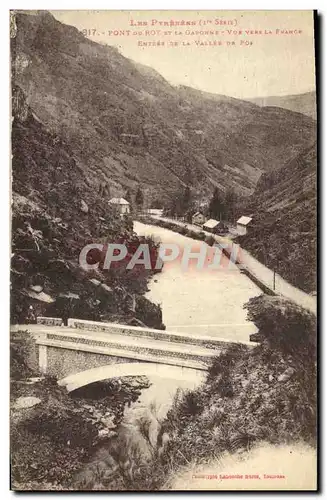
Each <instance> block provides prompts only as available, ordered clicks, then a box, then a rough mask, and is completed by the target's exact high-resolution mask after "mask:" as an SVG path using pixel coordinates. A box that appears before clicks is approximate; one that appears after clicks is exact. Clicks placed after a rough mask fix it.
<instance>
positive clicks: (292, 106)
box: [247, 92, 317, 120]
mask: <svg viewBox="0 0 327 500" xmlns="http://www.w3.org/2000/svg"><path fill="white" fill-rule="evenodd" d="M247 100H248V101H249V102H252V103H254V104H257V105H258V106H262V107H263V106H277V107H278V108H284V109H288V110H290V111H295V112H296V113H303V114H304V115H307V116H310V118H313V119H314V120H316V119H317V108H316V92H305V93H303V94H295V95H285V96H269V97H256V98H254V99H247Z"/></svg>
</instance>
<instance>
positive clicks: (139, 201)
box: [135, 187, 144, 208]
mask: <svg viewBox="0 0 327 500" xmlns="http://www.w3.org/2000/svg"><path fill="white" fill-rule="evenodd" d="M135 203H136V205H137V206H138V208H142V207H143V203H144V196H143V192H142V190H141V188H140V187H139V188H138V190H137V192H136V195H135Z"/></svg>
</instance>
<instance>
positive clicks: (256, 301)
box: [244, 295, 316, 357]
mask: <svg viewBox="0 0 327 500" xmlns="http://www.w3.org/2000/svg"><path fill="white" fill-rule="evenodd" d="M244 307H246V308H247V309H248V319H249V320H250V321H253V323H254V324H255V325H256V327H257V328H258V330H259V336H260V337H261V338H262V339H263V341H264V342H266V343H267V344H268V345H269V347H271V348H278V349H281V350H283V351H284V352H291V353H292V352H297V353H298V354H301V355H302V356H310V357H311V356H314V357H315V353H316V318H315V316H314V314H312V313H311V312H309V311H307V310H306V309H304V308H302V307H300V306H298V305H297V304H295V303H294V302H292V301H290V300H287V299H284V298H281V297H270V296H268V295H260V296H258V297H254V298H252V299H250V300H249V302H248V303H247V304H245V306H244Z"/></svg>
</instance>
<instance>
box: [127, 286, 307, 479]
mask: <svg viewBox="0 0 327 500" xmlns="http://www.w3.org/2000/svg"><path fill="white" fill-rule="evenodd" d="M247 307H248V311H249V313H248V314H249V319H251V320H252V321H254V323H255V324H256V326H257V327H258V329H259V336H260V337H261V344H260V345H259V346H258V347H256V348H255V349H253V350H250V351H249V350H247V349H246V348H244V347H243V346H240V345H232V346H231V347H230V348H228V349H227V351H225V352H224V353H222V354H221V355H220V356H219V357H218V358H216V359H215V361H214V362H213V364H212V366H211V369H210V371H209V374H208V378H207V380H206V383H205V384H204V385H203V386H201V387H200V388H199V389H197V390H195V391H193V392H189V393H187V394H180V395H178V396H177V397H176V399H175V402H174V405H173V407H172V408H171V410H170V411H169V413H168V416H167V419H166V420H165V421H164V422H163V424H162V427H161V432H160V435H161V436H163V435H165V436H169V439H167V438H166V440H167V444H166V447H165V450H164V452H163V453H162V452H161V453H160V454H158V455H157V456H156V459H155V460H154V461H153V463H152V464H151V465H149V469H148V470H147V471H146V472H144V474H143V476H142V477H139V480H138V482H137V484H138V486H139V488H140V489H143V488H150V489H162V488H164V489H165V488H170V487H171V485H172V484H173V483H174V479H175V478H176V477H177V476H178V474H180V472H181V471H184V472H185V470H186V471H189V472H190V471H192V470H194V469H196V468H199V467H203V466H206V465H207V464H209V463H211V462H212V461H216V462H217V461H218V462H219V459H220V457H223V456H224V455H225V454H226V453H228V454H232V455H236V456H237V455H238V454H239V453H242V452H243V453H244V452H246V453H247V452H248V451H249V450H250V449H251V448H253V447H257V446H260V445H261V444H262V443H265V444H268V445H270V446H273V447H277V446H281V445H288V444H298V445H300V444H303V443H304V444H305V445H306V446H308V447H309V448H310V449H313V448H314V447H315V445H316V418H317V415H316V331H315V318H314V316H313V315H312V314H311V313H309V312H307V311H305V310H303V309H302V308H300V307H298V306H296V305H294V304H293V303H291V302H289V301H286V300H284V299H280V298H277V297H268V296H264V295H262V296H260V297H256V298H254V299H251V300H250V301H249V303H248V305H247ZM159 441H160V436H159ZM159 455H160V456H159ZM216 472H219V470H218V471H216Z"/></svg>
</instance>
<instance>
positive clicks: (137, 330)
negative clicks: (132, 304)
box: [68, 318, 256, 349]
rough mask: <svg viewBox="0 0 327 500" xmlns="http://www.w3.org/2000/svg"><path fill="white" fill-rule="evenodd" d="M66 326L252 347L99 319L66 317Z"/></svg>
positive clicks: (246, 343) (211, 344)
mask: <svg viewBox="0 0 327 500" xmlns="http://www.w3.org/2000/svg"><path fill="white" fill-rule="evenodd" d="M68 326H69V327H70V328H76V329H78V330H83V331H87V332H97V333H101V332H102V333H108V334H117V335H123V336H126V337H142V338H149V339H154V340H158V341H165V342H173V343H181V344H183V343H187V344H190V343H191V344H193V345H199V346H205V347H208V348H213V349H214V348H217V347H219V348H227V347H228V345H229V344H231V343H233V344H243V345H247V346H249V347H254V345H256V344H254V343H253V342H250V341H237V340H229V339H224V338H217V337H210V336H205V335H197V334H194V333H192V334H191V333H181V332H173V331H167V330H156V329H154V328H146V327H145V328H143V327H139V326H129V325H120V324H118V323H103V322H100V321H89V320H82V319H74V318H70V319H68Z"/></svg>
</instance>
